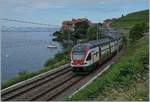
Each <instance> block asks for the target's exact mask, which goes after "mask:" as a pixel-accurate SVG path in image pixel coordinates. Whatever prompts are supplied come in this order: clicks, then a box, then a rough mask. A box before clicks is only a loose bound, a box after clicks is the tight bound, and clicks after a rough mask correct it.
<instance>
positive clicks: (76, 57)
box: [70, 44, 90, 72]
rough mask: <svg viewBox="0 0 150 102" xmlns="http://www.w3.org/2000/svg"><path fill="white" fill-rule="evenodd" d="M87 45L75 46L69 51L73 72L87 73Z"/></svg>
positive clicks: (88, 47)
mask: <svg viewBox="0 0 150 102" xmlns="http://www.w3.org/2000/svg"><path fill="white" fill-rule="evenodd" d="M89 51H90V45H89V44H77V45H76V46H74V47H73V49H72V51H71V56H70V57H71V66H72V67H73V72H87V71H88V67H89V63H88V60H87V57H88V55H89Z"/></svg>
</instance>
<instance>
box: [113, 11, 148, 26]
mask: <svg viewBox="0 0 150 102" xmlns="http://www.w3.org/2000/svg"><path fill="white" fill-rule="evenodd" d="M148 19H149V10H143V11H138V12H134V13H130V14H127V15H125V16H123V17H120V18H118V19H116V20H114V21H112V24H111V26H112V27H115V28H120V27H121V28H122V27H124V28H130V27H132V26H133V25H135V24H136V23H140V22H145V23H148V22H149V20H148Z"/></svg>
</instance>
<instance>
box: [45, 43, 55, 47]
mask: <svg viewBox="0 0 150 102" xmlns="http://www.w3.org/2000/svg"><path fill="white" fill-rule="evenodd" d="M47 48H57V46H56V45H54V44H52V43H50V44H49V45H47Z"/></svg>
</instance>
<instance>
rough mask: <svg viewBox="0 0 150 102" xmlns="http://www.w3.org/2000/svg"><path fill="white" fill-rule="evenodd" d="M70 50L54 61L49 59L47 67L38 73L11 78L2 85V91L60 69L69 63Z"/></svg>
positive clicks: (56, 56) (21, 73)
mask: <svg viewBox="0 0 150 102" xmlns="http://www.w3.org/2000/svg"><path fill="white" fill-rule="evenodd" d="M69 50H70V49H66V50H65V51H64V52H62V53H58V54H56V55H55V57H54V58H53V59H48V60H47V62H45V67H44V68H41V69H40V70H39V71H37V72H27V71H22V72H20V73H18V74H17V75H16V76H14V77H13V78H11V79H10V80H7V81H5V82H4V83H2V86H1V88H2V89H4V88H7V87H9V86H11V85H14V84H16V83H18V82H21V81H24V80H27V79H29V78H32V77H34V76H36V75H39V74H41V73H44V72H47V71H49V70H52V69H54V68H58V67H59V66H61V65H64V64H66V63H69V53H68V51H69Z"/></svg>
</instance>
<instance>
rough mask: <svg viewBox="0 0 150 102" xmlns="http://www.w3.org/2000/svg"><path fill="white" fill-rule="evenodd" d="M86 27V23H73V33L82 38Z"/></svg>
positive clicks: (87, 25)
mask: <svg viewBox="0 0 150 102" xmlns="http://www.w3.org/2000/svg"><path fill="white" fill-rule="evenodd" d="M88 27H89V24H88V22H87V21H82V22H78V23H75V26H74V32H75V34H79V35H81V36H82V35H83V34H86V33H87V29H88Z"/></svg>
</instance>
